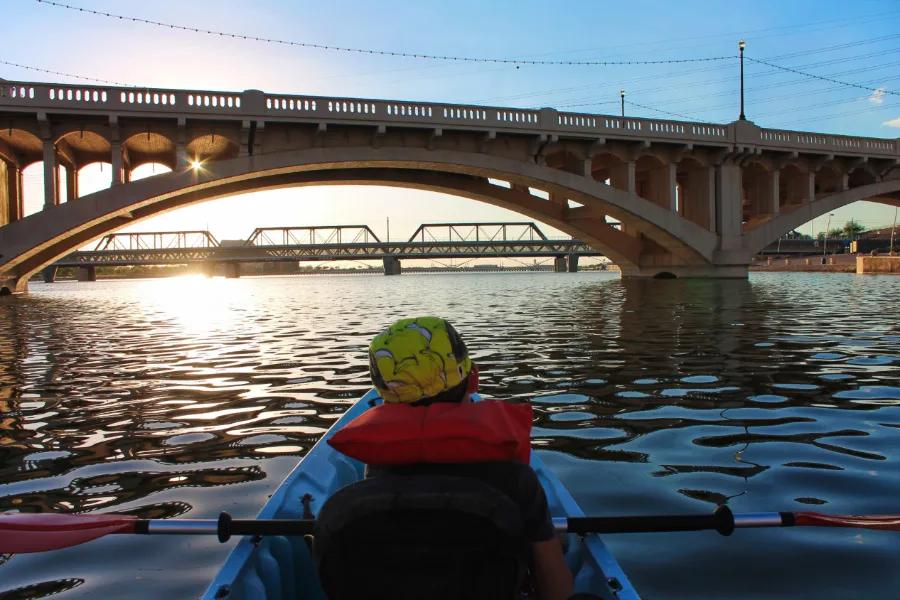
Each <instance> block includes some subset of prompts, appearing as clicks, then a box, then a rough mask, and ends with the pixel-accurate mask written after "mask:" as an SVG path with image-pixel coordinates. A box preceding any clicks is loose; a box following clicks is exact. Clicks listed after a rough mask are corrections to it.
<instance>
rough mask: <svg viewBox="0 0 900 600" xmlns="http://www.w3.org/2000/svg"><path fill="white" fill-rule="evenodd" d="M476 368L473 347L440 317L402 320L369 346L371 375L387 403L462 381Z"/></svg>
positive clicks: (410, 400) (432, 392)
mask: <svg viewBox="0 0 900 600" xmlns="http://www.w3.org/2000/svg"><path fill="white" fill-rule="evenodd" d="M471 370H472V361H471V360H470V359H469V350H468V349H467V348H466V345H465V343H463V341H462V338H461V337H459V334H458V333H457V332H456V330H455V329H454V328H453V326H452V325H450V323H448V322H447V321H445V320H444V319H441V318H440V317H419V318H416V319H401V320H400V321H397V322H396V323H394V324H393V325H391V326H390V327H388V328H387V329H386V330H384V331H383V332H381V333H379V334H378V335H377V336H375V339H373V340H372V343H371V344H370V345H369V374H370V375H371V376H372V384H373V385H374V386H375V389H377V390H378V393H379V394H381V397H382V398H384V401H385V402H388V403H392V404H396V403H407V404H409V403H413V402H417V401H419V400H422V399H424V398H432V397H434V396H437V395H438V394H440V393H441V392H444V391H446V390H449V389H452V388H454V387H456V386H458V385H459V384H460V383H462V382H463V381H464V380H465V379H466V377H467V376H468V375H469V372H470V371H471Z"/></svg>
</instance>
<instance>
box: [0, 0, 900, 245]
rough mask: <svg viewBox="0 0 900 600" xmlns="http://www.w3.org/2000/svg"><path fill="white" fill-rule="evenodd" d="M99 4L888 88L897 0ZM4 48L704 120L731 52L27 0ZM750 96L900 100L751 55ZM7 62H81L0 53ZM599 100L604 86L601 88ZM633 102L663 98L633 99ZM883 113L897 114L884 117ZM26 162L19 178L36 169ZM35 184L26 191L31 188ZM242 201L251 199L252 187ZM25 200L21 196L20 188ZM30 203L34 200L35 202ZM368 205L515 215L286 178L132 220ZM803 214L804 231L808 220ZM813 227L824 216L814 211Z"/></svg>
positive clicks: (856, 102) (883, 218)
mask: <svg viewBox="0 0 900 600" xmlns="http://www.w3.org/2000/svg"><path fill="white" fill-rule="evenodd" d="M69 3H70V4H73V5H76V6H79V7H83V8H90V9H94V10H101V11H109V12H113V13H118V14H125V15H129V16H135V17H141V18H146V19H153V20H159V21H163V22H170V23H176V24H180V25H186V26H192V27H199V28H208V29H217V30H223V31H229V32H236V33H243V34H247V35H254V36H261V37H269V38H280V39H285V40H294V41H302V42H309V43H318V44H333V45H340V46H350V47H356V48H366V49H379V50H393V51H400V52H412V53H416V52H420V53H431V54H447V55H455V56H473V57H501V58H534V59H542V60H566V59H571V60H603V59H609V60H629V59H633V60H660V59H672V58H694V57H709V56H726V55H733V54H736V52H737V42H738V40H739V39H741V38H743V39H745V40H746V42H747V50H746V52H747V56H748V57H755V58H760V59H770V60H772V61H773V62H777V63H778V64H781V65H783V66H787V67H793V68H797V69H801V70H804V71H808V72H811V73H816V74H818V75H822V76H829V77H833V78H836V79H840V80H844V81H848V82H853V83H858V84H861V85H865V86H871V87H874V88H881V87H884V88H886V89H888V90H894V91H898V90H900V85H898V81H900V2H897V1H896V0H883V1H879V0H854V1H852V2H850V1H843V0H841V1H828V0H818V1H790V0H781V1H768V0H758V1H754V2H693V1H679V2H664V1H661V0H656V1H649V0H643V1H642V0H637V1H630V2H596V1H583V2H558V3H554V4H552V5H551V4H550V3H547V2H533V1H518V2H512V1H501V2H490V3H486V2H480V1H468V0H454V1H453V2H450V3H438V2H428V1H423V2H416V3H412V2H409V3H404V2H396V1H391V0H380V1H378V2H371V1H361V0H341V1H336V2H319V3H307V2H303V3H300V2H286V1H282V2H276V1H274V0H269V1H265V0H257V1H256V2H253V3H249V2H239V1H237V0H215V1H212V0H193V1H192V2H184V1H175V0H156V1H155V2H153V3H150V2H134V1H130V2H123V1H121V0H119V1H112V0H70V2H69ZM3 20H4V23H5V27H4V35H3V37H4V44H3V51H2V52H0V60H5V61H8V62H14V63H21V64H24V65H29V66H33V67H37V68H43V69H48V70H53V71H60V72H65V73H71V74H76V75H84V76H89V77H96V78H100V79H108V80H114V81H120V82H124V83H128V84H137V85H142V86H152V87H174V88H188V89H190V88H194V89H213V90H214V89H222V90H244V89H249V88H256V89H262V90H265V91H273V92H285V93H293V94H321V95H339V96H358V97H371V98H397V99H405V100H412V99H421V100H429V101H441V102H461V103H484V104H495V105H503V106H522V107H531V106H553V107H557V108H561V109H565V110H573V111H585V112H611V113H616V112H617V111H618V100H619V89H621V88H623V87H624V88H625V89H626V90H627V96H626V98H627V99H628V100H630V101H633V102H635V103H637V104H641V105H644V106H647V107H653V108H657V109H660V110H665V111H670V112H673V113H678V114H681V115H685V116H687V117H691V118H694V119H698V120H706V121H716V122H729V121H732V120H734V119H735V118H736V117H737V115H738V112H739V106H738V71H737V63H736V62H734V61H726V62H714V63H700V64H680V65H660V66H628V67H624V66H616V67H549V66H545V67H531V66H528V67H524V66H523V67H521V68H515V67H514V66H504V65H490V64H462V63H447V62H434V61H426V60H421V59H407V58H390V57H379V56H369V55H362V54H349V53H340V52H328V51H322V50H314V49H303V48H295V47H286V46H279V45H272V44H264V43H257V42H249V41H239V40H230V39H225V38H220V37H217V36H210V35H205V34H196V33H187V32H180V31H174V30H169V29H162V28H159V27H153V26H149V25H144V24H135V23H129V22H127V21H120V20H118V19H109V18H105V17H98V16H93V15H88V14H84V13H79V12H74V11H71V10H66V9H62V8H58V7H53V6H49V5H46V4H39V3H38V2H36V1H35V0H4V1H3ZM745 67H746V73H745V75H746V103H747V105H746V113H747V117H748V118H749V119H750V120H753V121H754V122H756V123H757V124H759V125H761V126H765V127H783V128H790V129H801V130H808V131H819V132H833V133H841V134H851V135H865V136H878V137H888V138H896V137H898V136H900V101H898V100H897V97H896V96H893V97H892V96H891V95H878V94H874V95H873V94H871V93H868V92H865V91H863V90H857V89H852V88H846V87H841V86H837V85H834V84H830V83H825V82H819V81H814V80H811V79H806V78H803V77H800V76H797V75H792V74H788V73H779V72H775V71H773V70H772V69H770V68H768V67H763V66H759V65H755V64H752V63H748V64H746V65H745ZM0 77H4V78H6V79H11V80H34V81H62V82H76V81H78V80H75V79H71V78H67V77H61V76H55V75H49V74H44V73H38V72H33V71H27V70H23V69H19V68H15V67H9V66H5V65H0ZM599 103H608V104H599ZM627 111H628V113H629V114H634V115H638V116H660V114H661V113H658V112H654V111H653V110H650V109H647V108H639V107H637V106H634V105H629V106H628V107H627ZM891 121H894V123H893V126H892V125H891V124H890V123H891ZM39 179H40V178H39V175H38V173H36V172H35V173H29V175H28V187H29V190H36V189H37V186H39V185H40V182H39ZM31 197H32V198H33V199H34V200H35V202H36V203H37V202H38V200H37V198H38V196H37V194H36V193H34V192H32V193H31ZM250 202H252V203H253V207H254V208H253V212H252V214H251V216H249V217H248V216H247V215H246V213H245V211H246V208H247V206H248V203H250ZM29 204H31V203H30V202H29ZM33 206H36V204H34V205H33ZM348 214H353V215H354V217H353V219H352V220H354V221H359V222H366V223H368V224H370V225H372V226H373V228H374V229H375V230H376V231H378V232H381V231H382V228H383V226H384V220H385V218H386V217H390V218H391V231H392V238H399V237H400V236H402V235H404V234H406V235H409V234H410V233H412V231H413V229H414V228H415V227H416V226H417V225H418V224H419V223H421V222H429V221H431V222H434V221H445V220H460V221H474V220H522V217H521V216H518V215H513V214H511V213H507V212H506V211H502V210H500V209H495V208H492V207H488V206H485V205H481V204H479V203H476V202H473V201H470V200H462V199H453V198H448V197H446V196H442V195H438V194H428V193H423V192H415V191H404V190H394V189H378V188H375V189H373V188H331V187H326V188H318V189H297V190H282V191H277V192H267V193H260V194H254V195H253V199H252V200H251V199H249V198H248V197H247V196H244V197H240V198H232V199H225V200H220V201H216V202H213V203H207V204H203V205H199V206H195V207H190V208H187V209H183V210H182V211H178V212H175V213H170V214H168V215H163V216H161V217H158V218H157V219H155V220H153V221H147V222H144V223H140V224H138V225H137V226H135V227H134V229H137V230H142V231H149V230H163V229H182V228H183V229H193V228H197V227H201V228H205V227H206V226H208V227H209V228H210V229H211V230H212V231H213V233H214V234H216V235H217V236H218V237H219V238H239V237H246V235H247V234H249V232H250V230H252V229H253V228H254V227H257V226H273V225H310V224H337V223H344V222H346V221H347V215H348ZM893 215H894V211H893V208H888V207H883V206H879V205H875V204H871V203H857V204H856V205H853V206H851V207H847V208H845V209H841V210H839V211H836V214H835V216H834V217H833V218H832V224H834V223H839V224H841V223H843V222H844V221H846V220H848V219H850V218H851V217H853V218H855V219H856V220H858V221H862V222H863V223H864V224H865V225H866V226H868V227H874V226H877V225H883V224H888V225H889V224H890V222H891V220H892V219H893ZM809 229H810V226H809V225H807V226H806V228H805V229H804V231H806V232H808V230H809ZM815 229H816V230H820V229H824V222H822V223H817V224H816V226H815Z"/></svg>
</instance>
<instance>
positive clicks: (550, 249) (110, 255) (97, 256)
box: [56, 240, 600, 266]
mask: <svg viewBox="0 0 900 600" xmlns="http://www.w3.org/2000/svg"><path fill="white" fill-rule="evenodd" d="M569 254H576V255H579V256H600V253H598V252H597V251H596V250H594V249H593V248H591V247H590V246H588V245H587V244H585V243H583V242H580V241H577V240H536V241H529V240H526V241H505V242H503V241H487V242H432V243H427V242H426V243H422V242H394V243H387V242H380V243H369V244H366V243H362V244H303V245H290V246H231V247H218V248H185V249H162V250H153V249H141V250H104V251H91V252H73V253H72V254H70V255H68V256H66V257H64V258H63V259H61V260H59V261H58V262H57V263H56V264H57V265H58V266H78V265H97V266H104V265H107V266H115V265H150V264H159V265H162V264H184V263H195V262H268V261H298V262H302V261H330V260H344V259H347V260H377V259H382V258H388V257H393V258H399V259H412V258H421V259H429V258H434V259H437V258H491V257H497V258H501V257H515V256H527V257H541V256H544V257H548V256H565V255H569Z"/></svg>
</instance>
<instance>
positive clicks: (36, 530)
mask: <svg viewBox="0 0 900 600" xmlns="http://www.w3.org/2000/svg"><path fill="white" fill-rule="evenodd" d="M136 520H137V517H132V516H130V515H66V514H59V513H35V514H22V513H0V554H26V553H28V552H45V551H47V550H57V549H59V548H68V547H69V546H77V545H78V544H83V543H85V542H89V541H91V540H96V539H97V538H101V537H103V536H105V535H109V534H111V533H134V522H135V521H136Z"/></svg>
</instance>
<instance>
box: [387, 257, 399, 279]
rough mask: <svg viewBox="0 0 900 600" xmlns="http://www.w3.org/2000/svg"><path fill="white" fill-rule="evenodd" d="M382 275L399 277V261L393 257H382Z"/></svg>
mask: <svg viewBox="0 0 900 600" xmlns="http://www.w3.org/2000/svg"><path fill="white" fill-rule="evenodd" d="M383 260H384V274H385V275H399V274H400V259H399V258H394V257H393V256H386V257H384V259H383Z"/></svg>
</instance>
